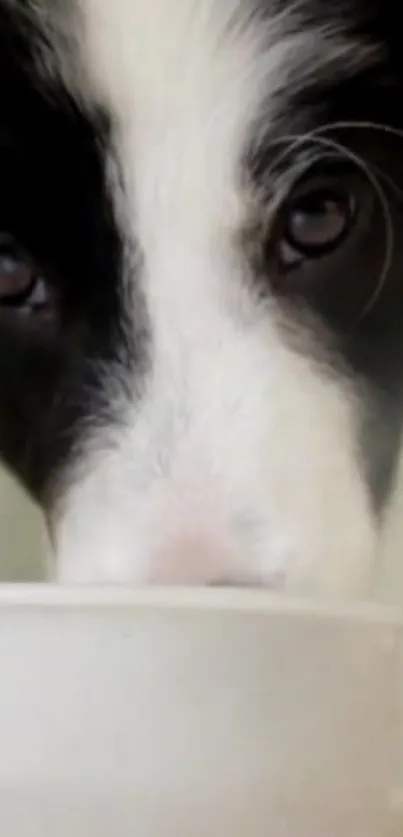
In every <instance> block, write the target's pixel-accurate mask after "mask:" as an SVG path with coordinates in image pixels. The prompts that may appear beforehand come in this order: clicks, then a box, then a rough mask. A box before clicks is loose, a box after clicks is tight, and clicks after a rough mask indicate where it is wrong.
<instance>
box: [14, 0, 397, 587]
mask: <svg viewBox="0 0 403 837" xmlns="http://www.w3.org/2000/svg"><path fill="white" fill-rule="evenodd" d="M0 144H1V147H0V166H1V174H0V178H1V180H0V182H1V193H0V449H1V456H2V459H3V461H4V463H5V464H6V465H7V466H8V467H9V468H11V470H12V471H13V472H14V473H15V474H16V475H17V476H18V477H19V479H20V481H21V482H22V483H23V484H24V486H25V487H26V488H27V489H28V491H29V492H30V493H31V495H32V496H33V497H34V498H35V500H36V501H37V502H38V503H39V504H40V506H41V507H42V508H43V510H44V513H45V516H46V519H47V522H48V528H49V532H50V535H51V540H52V544H53V546H54V552H55V559H54V576H55V577H56V578H57V579H59V580H61V581H63V582H69V583H70V582H73V583H74V582H77V583H85V582H98V583H103V582H105V583H106V582H108V583H125V582H127V583H130V584H147V583H150V584H155V583H157V584H170V583H179V584H206V585H216V584H220V585H221V584H223V585H227V584H228V585H237V584H239V585H242V584H245V585H267V586H269V587H273V588H277V589H279V590H283V589H284V590H287V591H288V590H289V591H293V592H297V593H300V592H302V593H305V592H307V593H309V594H325V595H326V594H328V593H329V594H342V595H349V594H352V595H354V594H356V593H358V592H359V593H361V592H363V591H365V590H366V589H367V588H368V585H369V584H370V580H371V578H372V577H373V573H374V569H375V567H376V562H377V554H378V549H379V538H380V535H381V533H382V521H383V518H384V512H385V509H386V508H387V507H388V505H389V504H390V501H391V497H392V495H393V492H394V485H395V473H396V464H397V459H398V452H399V445H400V434H401V429H402V419H403V404H402V396H403V235H402V234H401V230H402V229H403V35H402V29H401V2H399V0H334V2H330V0H0Z"/></svg>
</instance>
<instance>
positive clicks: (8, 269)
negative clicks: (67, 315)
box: [0, 233, 48, 311]
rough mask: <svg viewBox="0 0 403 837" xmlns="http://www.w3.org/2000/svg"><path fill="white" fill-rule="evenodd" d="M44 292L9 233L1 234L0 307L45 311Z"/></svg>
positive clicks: (34, 269) (32, 269)
mask: <svg viewBox="0 0 403 837" xmlns="http://www.w3.org/2000/svg"><path fill="white" fill-rule="evenodd" d="M47 301H48V300H47V290H46V287H45V283H44V281H43V279H42V278H41V277H40V276H39V273H38V271H37V269H36V267H35V264H34V262H33V261H32V259H31V258H30V256H29V255H28V253H26V252H25V250H24V249H23V247H21V245H20V244H19V243H18V242H17V241H16V240H15V239H14V238H13V237H12V236H11V235H9V234H8V233H0V308H8V309H11V308H15V309H23V310H24V311H26V310H28V311H36V310H42V309H43V308H46V305H47Z"/></svg>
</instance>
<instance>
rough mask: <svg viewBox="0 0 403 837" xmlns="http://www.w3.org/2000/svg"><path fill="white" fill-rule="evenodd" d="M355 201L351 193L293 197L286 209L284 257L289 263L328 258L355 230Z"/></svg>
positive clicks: (323, 191)
mask: <svg viewBox="0 0 403 837" xmlns="http://www.w3.org/2000/svg"><path fill="white" fill-rule="evenodd" d="M355 216H356V202H355V199H354V197H353V196H352V195H351V194H349V193H343V192H342V191H340V192H337V191H336V190H332V189H326V188H321V189H314V190H312V191H309V192H304V193H302V194H300V195H296V196H294V197H293V198H292V199H291V200H290V202H289V203H288V206H286V207H285V224H284V228H283V251H284V252H283V256H284V259H285V261H288V262H289V263H290V264H293V263H299V262H301V261H303V260H305V259H315V258H319V257H320V256H324V255H327V254H328V253H331V252H332V251H333V250H335V249H336V247H338V246H339V245H340V244H341V242H342V241H343V240H344V238H345V237H346V236H347V235H348V233H349V232H350V230H351V229H352V227H353V224H354V220H355Z"/></svg>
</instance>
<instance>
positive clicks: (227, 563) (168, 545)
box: [147, 532, 236, 586]
mask: <svg viewBox="0 0 403 837" xmlns="http://www.w3.org/2000/svg"><path fill="white" fill-rule="evenodd" d="M150 559H151V560H150V563H149V570H148V579H147V581H148V583H149V584H154V585H164V586H165V585H179V586H185V585H186V586H187V585H189V586H231V585H232V584H236V580H235V576H236V562H235V560H234V559H235V554H234V552H233V550H232V549H231V548H230V546H229V545H228V544H226V543H222V542H220V540H219V539H217V540H216V539H215V538H214V537H212V536H211V537H209V536H208V535H206V534H204V533H189V532H186V533H185V532H183V533H178V535H176V536H175V537H171V538H169V540H166V541H165V543H161V544H160V545H159V546H158V548H157V549H155V550H154V553H153V555H152V556H150Z"/></svg>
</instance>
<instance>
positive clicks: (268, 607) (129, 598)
mask: <svg viewBox="0 0 403 837" xmlns="http://www.w3.org/2000/svg"><path fill="white" fill-rule="evenodd" d="M10 608H12V609H14V610H16V609H17V610H18V611H24V612H27V611H28V610H30V611H31V610H44V609H45V610H54V609H57V610H59V611H60V610H69V611H74V610H80V611H83V610H87V611H91V612H94V611H97V610H100V609H101V610H109V611H116V609H117V608H121V609H125V610H126V611H127V610H133V611H139V610H141V611H144V610H148V611H155V610H159V611H170V612H172V611H177V612H182V613H184V612H189V611H197V612H199V613H201V612H206V613H209V612H210V613H217V612H221V613H223V614H227V615H230V614H233V615H234V614H238V615H241V614H259V615H261V616H263V615H266V616H268V615H272V616H273V615H277V616H278V615H288V616H290V617H292V616H295V617H304V616H305V617H307V618H311V619H312V618H313V619H318V620H325V621H328V620H329V619H331V620H336V621H346V620H347V621H350V622H355V623H357V622H358V623H378V624H384V625H385V626H395V627H397V628H403V610H402V609H401V608H399V607H397V606H395V605H387V604H382V603H378V602H374V601H362V600H358V601H357V600H351V599H349V600H341V599H335V598H333V599H330V598H327V599H323V598H321V599H312V598H302V597H296V596H291V595H290V596H289V595H284V594H279V593H273V592H271V591H268V590H262V589H250V588H224V587H219V588H195V587H173V586H172V587H137V588H135V587H130V586H123V585H122V586H109V585H62V584H55V583H47V582H29V583H20V582H13V583H0V614H1V613H4V611H6V610H9V609H10Z"/></svg>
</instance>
